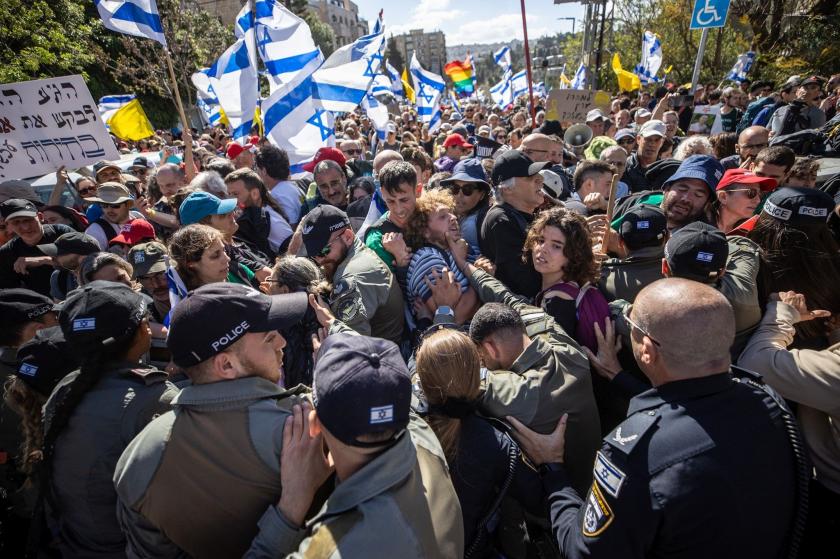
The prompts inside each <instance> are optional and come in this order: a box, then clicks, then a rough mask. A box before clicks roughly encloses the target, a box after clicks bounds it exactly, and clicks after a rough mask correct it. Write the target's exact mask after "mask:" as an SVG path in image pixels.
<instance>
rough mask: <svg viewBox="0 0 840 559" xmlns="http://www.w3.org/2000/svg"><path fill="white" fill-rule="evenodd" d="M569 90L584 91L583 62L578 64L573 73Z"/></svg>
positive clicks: (584, 69)
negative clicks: (573, 77) (573, 76)
mask: <svg viewBox="0 0 840 559" xmlns="http://www.w3.org/2000/svg"><path fill="white" fill-rule="evenodd" d="M570 89H586V66H584V65H583V62H581V63H580V66H578V69H577V72H575V79H573V80H572V85H571V86H570Z"/></svg>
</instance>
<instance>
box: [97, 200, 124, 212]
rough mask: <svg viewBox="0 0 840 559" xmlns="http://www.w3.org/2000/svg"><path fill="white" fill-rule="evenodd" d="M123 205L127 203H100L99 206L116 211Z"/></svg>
mask: <svg viewBox="0 0 840 559" xmlns="http://www.w3.org/2000/svg"><path fill="white" fill-rule="evenodd" d="M123 204H125V202H122V203H119V204H105V203H100V204H99V205H100V206H102V207H103V208H111V209H112V210H116V209H119V208H122V207H123Z"/></svg>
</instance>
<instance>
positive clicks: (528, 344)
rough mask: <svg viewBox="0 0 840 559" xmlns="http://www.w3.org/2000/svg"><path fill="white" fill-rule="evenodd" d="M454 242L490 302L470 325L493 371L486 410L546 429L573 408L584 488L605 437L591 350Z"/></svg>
mask: <svg viewBox="0 0 840 559" xmlns="http://www.w3.org/2000/svg"><path fill="white" fill-rule="evenodd" d="M449 246H450V250H451V251H452V255H453V257H454V259H455V262H456V263H457V264H458V267H459V268H460V269H461V271H462V272H464V275H466V276H467V277H468V278H469V280H470V284H471V285H472V286H473V288H474V289H475V290H476V292H477V293H478V296H479V298H480V299H481V301H482V302H483V303H484V305H483V306H482V307H481V308H480V309H479V310H478V312H477V313H476V314H475V316H473V319H472V322H471V324H470V338H472V340H473V342H474V343H475V344H476V345H477V346H478V351H479V354H480V355H481V359H482V362H483V363H484V365H485V366H486V367H487V368H488V373H487V376H486V378H485V380H484V382H483V384H484V386H483V389H484V390H483V395H482V397H481V401H480V404H479V407H480V409H481V410H482V411H483V412H484V413H486V414H488V415H490V416H493V417H499V418H502V417H505V416H508V415H510V416H515V417H517V418H518V419H519V420H520V421H522V422H523V423H525V424H526V425H528V426H529V427H531V428H532V429H535V430H536V431H538V432H540V433H548V432H550V431H551V430H552V429H553V428H554V426H555V425H556V424H557V420H558V419H560V417H561V416H562V415H563V414H564V413H568V414H569V417H570V418H571V421H572V423H574V424H575V425H576V429H577V432H576V433H575V434H574V435H573V438H572V439H571V440H570V446H571V447H573V448H574V450H573V451H572V453H571V455H572V456H573V457H574V458H573V459H572V463H571V467H570V470H571V475H572V479H573V483H574V484H575V487H578V488H580V490H581V491H582V490H583V489H584V488H586V487H587V486H588V485H589V482H590V481H591V479H592V477H591V473H590V468H589V466H590V464H591V461H592V458H593V457H594V456H595V451H596V450H597V449H598V438H599V437H600V436H601V423H600V420H599V417H598V409H597V407H596V404H595V396H594V394H593V390H592V376H591V374H590V372H589V363H588V362H587V359H586V355H584V353H583V351H582V350H581V348H580V346H579V345H578V344H577V342H575V341H574V340H573V339H572V338H571V337H569V335H568V334H566V332H565V331H564V330H563V328H561V327H560V326H559V325H558V324H557V323H555V322H554V319H553V318H551V317H550V316H549V315H547V314H546V313H545V312H544V311H543V310H542V309H540V308H538V307H534V306H531V305H529V304H527V303H526V302H525V301H524V300H523V299H522V298H521V297H519V296H518V295H514V294H512V293H511V292H510V290H509V289H508V288H507V287H505V286H504V285H503V284H502V283H501V282H500V281H498V280H497V279H496V278H494V277H493V276H491V275H490V274H488V273H486V272H485V271H483V270H480V269H478V268H476V267H475V266H474V265H472V264H470V263H469V262H467V261H466V250H467V244H466V241H463V240H460V241H457V242H454V241H452V240H451V239H450V243H449Z"/></svg>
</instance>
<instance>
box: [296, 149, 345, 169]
mask: <svg viewBox="0 0 840 559" xmlns="http://www.w3.org/2000/svg"><path fill="white" fill-rule="evenodd" d="M326 159H329V160H331V161H335V162H336V163H338V164H339V165H341V167H342V168H343V167H344V165H345V164H346V163H347V157H345V155H344V154H343V153H341V150H340V149H338V148H330V147H325V148H320V149H318V151H316V152H315V158H314V159H312V161H310V162H309V163H307V164H306V165H304V166H303V170H304V171H307V172H309V173H311V172H312V171H313V170H314V169H315V165H317V164H318V163H320V162H321V161H324V160H326Z"/></svg>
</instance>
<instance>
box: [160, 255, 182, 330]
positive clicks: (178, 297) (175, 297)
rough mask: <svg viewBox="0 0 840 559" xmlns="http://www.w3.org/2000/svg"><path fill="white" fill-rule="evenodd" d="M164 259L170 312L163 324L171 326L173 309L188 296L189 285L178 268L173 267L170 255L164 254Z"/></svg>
mask: <svg viewBox="0 0 840 559" xmlns="http://www.w3.org/2000/svg"><path fill="white" fill-rule="evenodd" d="M163 261H164V263H165V264H166V284H167V286H168V287H169V313H168V314H167V315H166V317H165V318H164V319H163V325H164V326H166V327H169V319H170V317H171V316H172V311H173V310H175V306H176V305H177V304H178V303H180V302H181V301H182V300H183V299H184V298H185V297H186V296H187V285H186V284H185V283H184V280H182V279H181V276H180V275H178V270H176V269H175V268H173V267H172V264H171V262H170V260H169V256H164V257H163Z"/></svg>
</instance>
